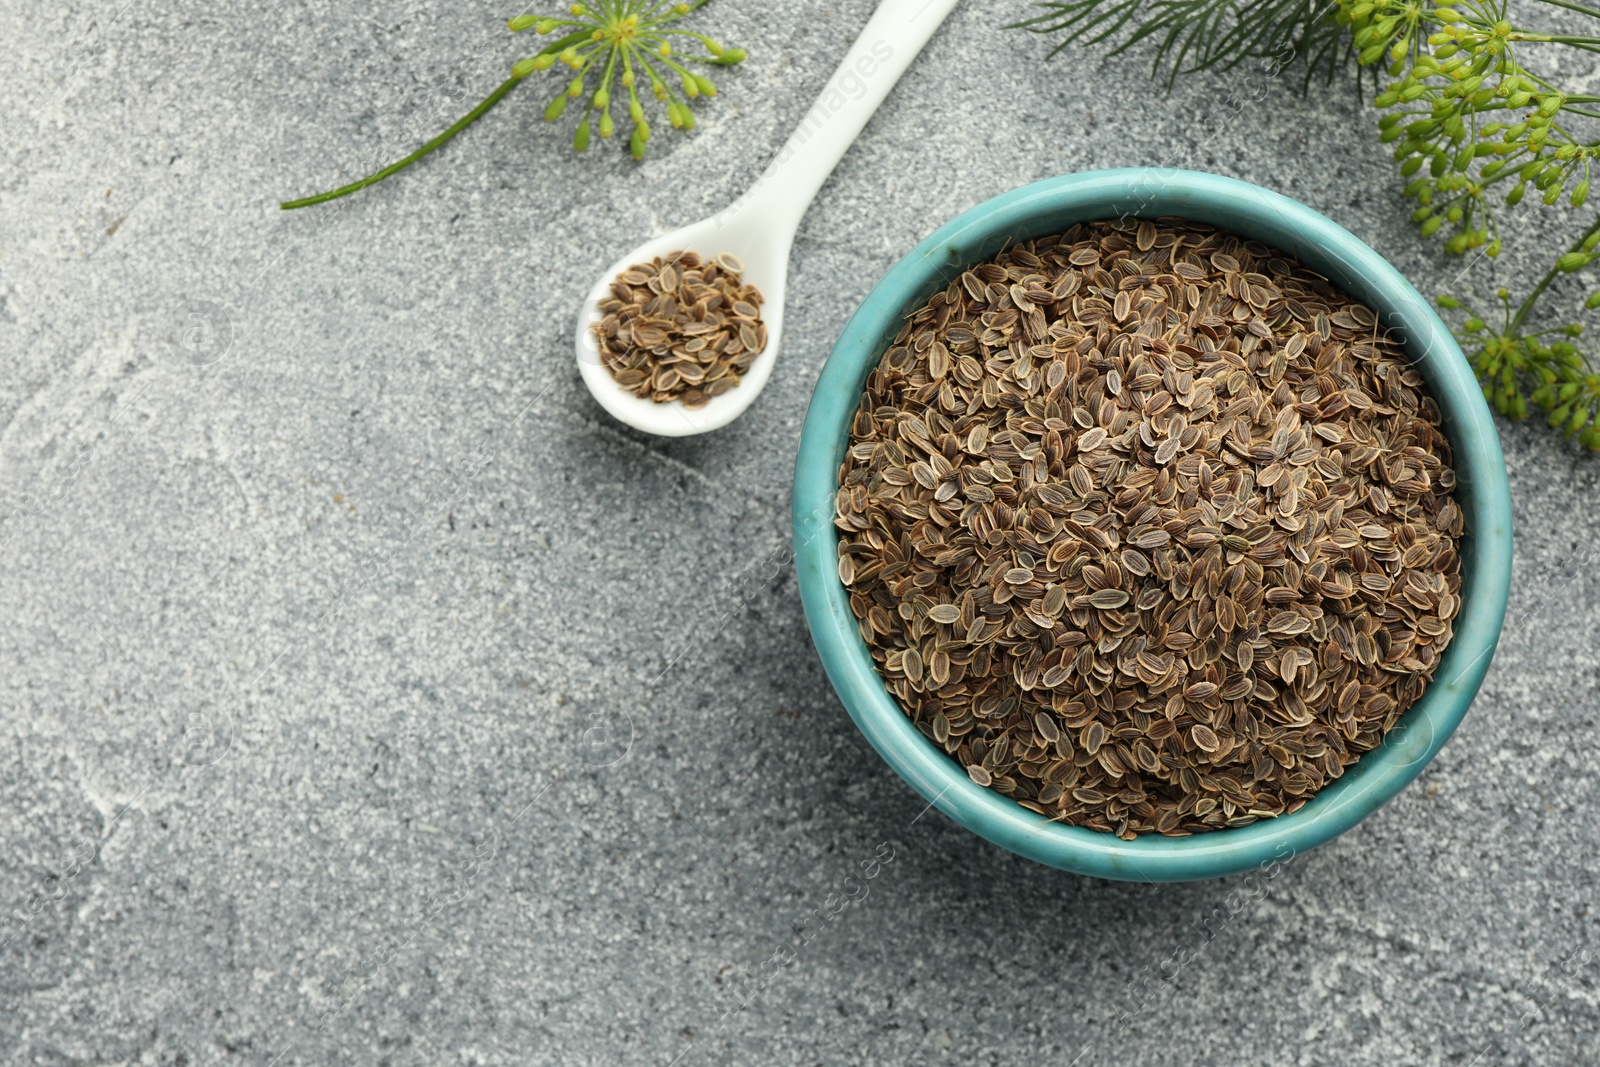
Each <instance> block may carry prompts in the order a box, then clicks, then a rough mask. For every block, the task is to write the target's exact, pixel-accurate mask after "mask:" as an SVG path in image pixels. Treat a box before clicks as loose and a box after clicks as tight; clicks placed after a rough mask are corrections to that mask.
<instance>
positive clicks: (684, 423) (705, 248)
mask: <svg viewBox="0 0 1600 1067" xmlns="http://www.w3.org/2000/svg"><path fill="white" fill-rule="evenodd" d="M754 214H755V213H754V212H751V211H748V210H742V209H737V208H736V209H735V210H733V211H730V212H727V213H726V217H725V216H724V215H716V216H713V217H711V218H709V219H701V220H700V221H699V222H695V223H691V224H689V225H688V226H682V227H679V228H678V229H676V230H673V231H671V232H670V233H664V234H662V235H661V236H660V237H652V238H651V239H650V240H648V241H646V242H644V243H643V244H641V245H639V246H638V247H637V248H635V249H634V250H633V251H632V252H629V253H628V254H627V255H625V256H623V257H622V258H621V259H619V260H617V261H616V262H615V263H613V264H611V266H609V267H607V268H606V270H605V273H604V274H602V275H601V276H600V280H599V281H597V282H595V284H594V288H593V289H591V290H590V291H589V295H588V296H587V297H585V298H584V302H583V308H584V313H583V314H582V315H580V316H579V317H578V337H577V345H578V373H579V374H581V375H582V376H583V381H584V384H585V385H587V386H588V387H589V392H591V393H593V394H594V398H595V399H596V400H598V401H599V402H600V406H601V407H603V408H605V409H606V410H607V411H608V412H610V413H611V414H612V416H613V417H615V418H616V419H617V420H618V421H619V422H625V423H627V424H628V425H630V426H633V427H635V428H637V429H640V430H644V431H646V432H648V433H653V434H658V435H660V436H662V437H687V436H689V435H691V434H698V433H706V432H708V431H711V430H715V429H718V428H719V427H722V426H726V425H727V424H728V423H730V422H732V421H733V420H734V419H736V418H738V417H739V416H740V415H742V414H744V411H745V409H746V408H748V407H749V406H750V405H751V404H753V403H754V402H755V399H756V397H757V396H759V395H761V390H762V388H763V387H764V386H765V385H766V384H767V379H768V378H769V377H770V376H771V375H772V365H773V363H774V361H775V360H776V358H777V354H778V344H779V341H780V340H781V339H782V336H783V299H784V289H785V287H786V285H787V282H788V276H789V246H790V244H791V243H792V241H793V240H794V235H793V232H792V231H791V232H789V233H787V234H786V233H783V232H782V231H776V232H775V231H774V230H773V228H772V227H771V226H770V225H768V226H763V225H761V224H760V223H759V222H758V220H756V219H755V218H753V217H752V216H753V215H754ZM685 250H687V251H693V252H698V253H700V254H701V255H702V256H704V257H706V258H708V259H709V258H712V257H715V256H719V255H721V254H722V253H724V252H729V253H732V254H733V255H735V256H738V257H739V258H740V259H741V260H743V261H744V267H745V269H744V281H745V282H746V283H747V284H749V285H754V286H755V287H756V288H757V289H760V290H761V295H762V299H763V303H762V305H761V321H762V322H764V323H766V326H767V346H766V348H764V349H762V350H761V354H760V355H758V356H757V357H756V358H755V361H754V362H752V363H751V364H750V369H749V370H748V371H747V372H746V373H745V374H744V376H743V377H742V378H741V379H740V381H739V384H738V385H736V386H734V387H733V388H732V389H730V390H728V391H727V392H726V393H723V394H722V395H721V396H714V397H712V398H711V399H710V400H708V401H706V403H704V404H702V405H701V406H700V407H697V408H692V407H689V406H688V405H686V404H684V403H683V402H682V401H678V400H674V401H672V402H670V403H665V404H661V403H657V402H656V401H654V400H650V399H648V398H646V397H641V396H635V395H633V394H632V393H630V392H628V391H627V390H626V389H624V388H622V387H621V386H620V385H618V384H617V380H616V379H615V378H613V377H612V376H611V371H610V370H608V369H607V368H606V366H605V364H604V363H602V362H601V361H600V348H599V345H598V344H597V343H596V341H595V336H594V324H595V323H597V322H599V321H600V318H601V316H600V302H601V301H602V300H604V299H606V297H608V296H610V295H611V282H612V279H614V278H615V277H616V276H617V275H618V274H621V273H622V272H623V271H625V270H627V269H628V268H629V267H631V266H632V265H633V264H635V263H641V262H643V263H648V262H649V261H650V260H651V259H653V258H655V257H656V256H665V255H667V254H668V253H669V252H678V251H685Z"/></svg>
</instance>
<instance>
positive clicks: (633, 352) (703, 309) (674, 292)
mask: <svg viewBox="0 0 1600 1067" xmlns="http://www.w3.org/2000/svg"><path fill="white" fill-rule="evenodd" d="M743 272H744V263H743V262H742V261H741V260H740V259H739V257H738V256H735V255H733V254H732V253H729V252H724V253H722V254H721V255H719V256H717V257H716V258H715V259H709V260H707V259H702V258H701V257H700V255H699V254H698V253H695V252H683V251H679V252H669V253H667V254H666V255H665V256H657V257H656V258H655V259H653V260H651V261H650V262H649V263H635V264H633V265H632V266H630V267H629V268H628V269H627V270H625V271H623V272H622V273H620V274H618V275H617V276H616V278H614V279H612V282H611V295H610V296H609V297H607V298H606V299H604V300H602V301H601V302H600V313H601V316H602V318H601V320H600V321H599V322H597V323H595V324H594V326H593V327H592V329H593V330H594V335H595V341H596V342H597V343H598V345H599V347H600V360H601V362H602V363H603V364H604V365H605V368H606V369H607V370H609V371H610V372H611V376H612V377H614V378H615V379H616V380H617V384H618V385H620V386H622V387H623V388H624V389H626V390H627V391H628V392H630V393H632V394H633V395H634V396H638V397H643V398H645V399H648V400H653V401H655V402H656V403H658V404H667V403H671V402H673V401H675V400H676V401H681V402H682V403H683V405H684V406H685V407H690V408H698V407H702V406H704V405H705V404H706V402H707V401H709V400H710V399H711V398H712V397H714V396H721V395H722V394H723V393H726V392H727V391H728V390H730V389H732V388H733V387H734V386H736V385H738V384H739V381H740V379H741V378H742V377H743V376H744V374H745V373H746V372H747V371H749V369H750V364H751V363H753V362H754V361H755V358H756V357H757V356H759V355H760V354H761V351H762V349H764V348H766V346H767V327H766V324H765V323H764V322H762V321H761V303H762V296H761V290H760V289H757V288H756V287H755V286H753V285H745V284H744V282H743Z"/></svg>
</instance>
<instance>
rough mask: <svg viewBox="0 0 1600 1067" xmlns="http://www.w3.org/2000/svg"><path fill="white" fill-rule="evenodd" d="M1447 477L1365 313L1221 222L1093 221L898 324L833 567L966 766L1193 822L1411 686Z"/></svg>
mask: <svg viewBox="0 0 1600 1067" xmlns="http://www.w3.org/2000/svg"><path fill="white" fill-rule="evenodd" d="M1454 485H1455V473H1454V471H1453V470H1452V468H1451V452H1450V446H1449V444H1448V442H1447V441H1446V439H1445V437H1444V435H1443V433H1442V432H1441V430H1440V419H1439V412H1438V408H1437V406H1436V404H1435V403H1434V401H1433V400H1432V399H1431V398H1430V397H1429V396H1428V394H1427V392H1426V389H1425V388H1424V385H1423V381H1422V377H1421V375H1420V374H1419V373H1418V372H1417V370H1416V369H1415V368H1414V367H1413V366H1412V365H1411V364H1410V363H1409V362H1408V361H1407V359H1406V358H1405V355H1404V353H1403V351H1402V350H1401V348H1400V346H1399V345H1398V344H1396V343H1395V342H1394V341H1393V340H1392V339H1391V338H1390V337H1388V336H1387V335H1386V334H1385V333H1384V331H1383V329H1382V328H1381V327H1380V325H1379V324H1378V322H1377V319H1376V316H1375V315H1374V314H1373V312H1372V311H1371V310H1369V309H1368V308H1366V307H1364V306H1362V305H1360V304H1358V303H1355V302H1354V301H1352V300H1351V299H1350V298H1349V297H1347V296H1346V295H1345V294H1344V293H1342V292H1340V291H1339V290H1338V289H1336V288H1334V287H1333V286H1332V285H1330V284H1329V283H1328V281H1327V280H1326V279H1324V278H1322V277H1320V276H1318V275H1316V274H1314V273H1312V272H1311V271H1309V270H1307V269H1305V268H1304V267H1302V266H1300V265H1299V264H1298V263H1296V262H1295V261H1294V260H1293V259H1291V258H1290V257H1288V256H1286V255H1284V254H1283V253H1281V252H1279V251H1277V250H1275V249H1273V248H1269V247H1267V246H1265V245H1263V244H1260V243H1258V242H1255V241H1245V240H1241V239H1240V238H1238V237H1236V236H1233V235H1231V234H1228V233H1225V232H1221V231H1218V230H1215V229H1213V228H1211V227H1208V226H1204V225H1199V224H1195V223H1190V222H1186V221H1183V220H1178V219H1161V220H1157V221H1151V220H1139V219H1124V220H1118V221H1113V222H1095V223H1088V224H1081V225H1078V226H1075V227H1073V228H1072V229H1071V230H1069V231H1068V232H1066V233H1064V234H1061V235H1058V236H1053V237H1044V238H1040V239H1037V240H1033V241H1029V242H1027V243H1024V244H1021V245H1018V246H1015V247H1012V248H1010V249H1009V250H1007V251H1005V252H1004V253H1003V254H1001V255H1000V256H998V257H997V258H996V259H994V260H993V261H992V262H988V263H984V264H982V265H980V266H977V267H974V268H972V269H970V270H968V271H966V272H965V273H964V274H962V275H961V276H960V277H959V278H958V279H957V280H955V281H954V282H952V283H951V284H950V285H949V286H947V287H946V288H945V289H944V290H943V291H942V292H939V293H936V294H934V296H933V297H932V298H931V299H930V300H929V301H928V302H927V303H926V304H925V305H923V306H922V307H920V308H917V309H915V310H914V311H912V312H911V313H910V314H909V315H908V316H907V318H906V320H905V323H904V325H903V327H902V328H901V330H900V331H899V334H898V336H897V337H896V338H895V340H894V342H893V344H892V345H891V346H890V347H889V349H888V350H887V351H886V352H885V353H884V355H883V357H882V359H881V361H880V363H879V365H878V366H877V368H876V369H874V370H873V371H872V372H871V374H870V376H869V377H868V379H867V383H866V387H865V391H864V394H863V396H862V398H861V403H860V407H859V409H858V411H857V414H856V416H855V420H854V424H853V427H852V430H851V433H850V437H849V443H848V453H847V458H846V460H845V462H844V464H843V467H842V469H841V472H840V488H839V491H838V495H837V517H836V520H835V521H836V525H837V527H838V529H839V531H840V542H839V577H840V579H841V580H842V581H843V582H844V584H845V586H846V589H847V591H848V593H849V598H850V605H851V608H852V610H853V611H854V613H855V616H856V618H857V619H858V620H859V623H860V630H861V634H862V636H863V637H864V638H865V640H866V643H867V645H868V647H869V648H870V650H871V652H872V656H873V658H874V660H875V661H876V664H877V666H878V669H879V670H880V672H881V674H882V676H883V678H884V681H885V683H886V685H887V686H888V688H889V690H890V692H892V693H893V694H894V696H895V697H896V698H897V699H898V701H899V702H900V704H901V706H902V707H903V708H904V710H905V712H906V714H907V715H908V716H910V718H911V719H912V720H913V721H914V722H915V724H916V726H917V728H918V729H919V730H920V731H921V732H922V734H923V735H924V736H925V737H927V738H928V739H929V740H930V741H931V742H933V743H934V744H936V745H938V746H939V747H940V748H942V749H943V750H944V751H945V752H947V753H949V755H950V756H951V757H952V758H953V759H955V760H956V761H957V762H958V763H959V764H960V765H961V766H962V767H963V768H965V770H966V773H967V774H968V776H969V777H970V778H971V779H972V781H974V782H976V783H978V784H979V785H983V786H987V787H990V788H993V789H995V790H998V791H999V792H1001V793H1003V794H1006V795H1007V796H1010V797H1012V798H1013V799H1015V800H1016V801H1017V803H1019V804H1021V805H1022V806H1023V807H1026V808H1028V809H1030V810H1032V811H1034V812H1037V813H1039V814H1040V815H1043V816H1045V817H1047V818H1049V819H1053V820H1059V821H1062V822H1065V823H1069V824H1073V825H1079V826H1086V827H1090V828H1092V829H1095V830H1100V831H1104V832H1107V833H1113V834H1116V835H1118V836H1119V837H1122V838H1132V837H1134V836H1136V835H1138V834H1142V833H1151V832H1155V833H1160V834H1168V835H1185V834H1191V833H1195V832H1199V831H1206V830H1212V829H1218V828H1222V827H1230V826H1241V825H1244V824H1246V823H1250V822H1253V821H1255V820H1257V819H1260V818H1264V817H1270V816H1275V815H1279V814H1282V813H1285V812H1292V811H1295V810H1296V809H1298V808H1299V807H1300V806H1302V805H1303V804H1305V803H1306V801H1307V800H1308V799H1310V798H1311V797H1312V796H1313V795H1314V794H1315V793H1316V792H1317V791H1318V790H1319V789H1321V788H1322V787H1323V786H1325V785H1326V784H1327V783H1329V782H1330V781H1332V780H1334V779H1336V778H1338V777H1339V776H1340V775H1341V774H1342V773H1343V772H1344V770H1345V769H1346V768H1347V767H1349V766H1350V765H1352V764H1353V763H1354V762H1355V761H1356V760H1357V759H1359V758H1360V756H1361V754H1362V753H1364V752H1369V751H1371V750H1372V749H1374V748H1376V747H1378V746H1379V745H1381V744H1382V743H1383V740H1384V735H1385V733H1386V732H1387V731H1388V730H1389V729H1390V728H1391V727H1393V726H1394V724H1395V721H1396V719H1398V718H1399V716H1400V715H1401V714H1402V713H1403V712H1404V711H1405V710H1406V709H1407V708H1409V707H1410V706H1411V705H1412V704H1413V703H1414V702H1415V701H1416V700H1417V698H1418V697H1419V696H1421V694H1422V693H1423V691H1424V689H1425V688H1426V686H1427V684H1428V682H1429V680H1430V679H1431V678H1432V676H1433V673H1434V671H1435V669H1436V668H1437V666H1438V663H1439V659H1440V656H1441V654H1442V653H1443V651H1444V648H1445V646H1446V645H1447V644H1448V643H1449V641H1450V636H1451V622H1452V620H1453V619H1454V617H1455V615H1456V612H1457V609H1458V608H1459V606H1460V586H1461V578H1460V561H1459V556H1458V551H1457V545H1458V540H1459V538H1460V536H1461V533H1462V512H1461V509H1460V507H1459V506H1458V505H1457V504H1456V503H1455V502H1454V500H1452V498H1451V490H1452V488H1453V487H1454Z"/></svg>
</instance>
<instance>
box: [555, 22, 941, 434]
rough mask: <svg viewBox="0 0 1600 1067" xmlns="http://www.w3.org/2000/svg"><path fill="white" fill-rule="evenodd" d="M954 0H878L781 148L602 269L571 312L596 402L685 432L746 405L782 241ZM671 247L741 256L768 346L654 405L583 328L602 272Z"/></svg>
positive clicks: (776, 296)
mask: <svg viewBox="0 0 1600 1067" xmlns="http://www.w3.org/2000/svg"><path fill="white" fill-rule="evenodd" d="M955 6H956V0H883V3H881V4H879V5H878V10H877V11H875V12H873V15H872V18H871V19H870V20H869V21H868V22H867V24H866V26H864V27H863V28H862V30H861V35H860V36H859V37H857V38H856V41H855V44H853V45H851V46H850V51H849V52H847V53H846V54H845V57H844V61H843V62H842V63H840V64H839V69H838V70H836V71H834V73H833V77H832V78H830V79H829V80H828V84H827V86H826V88H824V89H823V91H822V95H821V96H820V97H819V98H818V99H817V102H816V103H815V104H813V105H812V107H811V110H810V111H808V112H806V116H805V118H804V119H803V120H802V121H801V123H800V128H799V129H797V130H795V132H794V135H793V136H792V137H790V138H789V141H788V143H787V144H785V145H784V146H783V150H782V151H780V152H779V153H778V156H777V158H776V159H774V160H773V161H772V163H771V164H770V165H769V166H768V167H767V169H766V170H765V171H763V172H762V174H761V177H760V178H758V179H757V180H756V183H755V185H753V186H751V188H750V189H749V190H748V191H747V192H746V193H745V195H744V196H743V197H741V198H740V199H739V200H738V201H737V202H735V203H734V204H733V206H731V207H729V208H728V209H726V210H725V211H722V212H721V213H719V214H717V215H713V216H712V217H711V218H709V219H702V220H700V221H699V222H696V223H691V224H690V225H688V226H684V227H682V228H680V229H676V230H673V231H672V232H671V233H665V234H662V235H661V236H660V237H655V238H652V239H651V240H648V241H646V242H644V243H643V244H641V245H640V246H639V247H637V248H635V249H634V250H633V251H631V252H629V253H628V254H627V255H625V256H623V257H622V258H621V259H618V260H617V261H616V262H615V263H613V264H612V265H611V266H609V267H607V268H606V269H605V273H603V274H601V275H600V279H599V281H597V282H595V285H594V288H593V289H591V290H590V291H589V295H588V297H586V298H585V300H584V304H583V310H582V311H581V312H580V313H579V314H578V336H577V345H578V371H579V373H580V374H582V375H583V380H584V383H585V384H586V385H588V387H589V391H590V392H591V393H593V394H594V396H595V399H596V400H598V401H600V405H601V406H602V407H604V408H605V409H606V410H607V411H609V412H610V413H611V414H613V415H615V416H616V417H617V418H618V419H620V420H621V421H623V422H625V423H627V424H628V425H630V426H634V427H637V428H638V429H641V430H647V431H649V432H650V433H654V434H660V435H662V436H664V437H685V436H688V435H689V434H696V433H705V432H706V431H707V430H715V429H717V428H718V427H719V426H726V425H727V424H728V423H730V422H732V421H733V420H734V419H736V418H738V417H739V415H740V414H741V413H743V411H744V409H745V408H747V407H749V406H750V405H751V404H752V403H753V402H754V401H755V398H756V397H757V396H759V395H760V394H761V389H762V387H763V386H765V385H766V384H767V378H768V377H770V376H771V374H772V364H773V362H774V361H775V360H776V359H777V356H778V346H779V342H780V341H781V340H782V338H783V300H784V288H785V285H786V282H787V280H788V275H789V248H790V246H791V245H793V244H794V234H795V230H796V229H797V228H798V227H799V225H800V218H801V216H803V215H804V214H805V213H806V209H807V208H808V207H810V206H811V201H812V200H813V199H814V198H815V197H816V195H817V190H819V189H821V188H822V183H823V182H825V181H827V179H828V175H829V174H831V173H833V168H834V166H835V165H836V164H837V163H838V162H839V159H840V157H842V156H843V155H844V153H845V150H846V149H847V148H849V147H850V145H851V144H853V143H854V142H855V139H856V137H857V136H859V135H860V133H861V129H862V127H864V126H865V125H866V124H867V120H868V119H869V118H871V117H872V113H873V112H875V111H877V110H878V105H879V104H881V103H883V98H884V97H886V96H888V95H889V90H890V89H892V88H894V84H895V82H897V81H899V80H900V75H901V74H902V73H904V72H905V69H906V67H908V66H910V65H911V61H912V60H913V59H915V58H916V56H917V53H918V52H920V51H922V46H923V45H925V44H927V43H928V38H929V37H931V36H933V31H934V30H936V29H938V28H939V25H940V23H942V22H944V19H945V16H946V15H948V14H950V11H951V9H952V8H954V7H955ZM678 249H688V250H690V251H694V252H698V253H700V254H701V256H703V257H705V258H707V259H709V258H712V257H714V256H717V255H720V254H721V253H723V252H731V253H733V254H734V255H736V256H738V257H739V258H740V259H742V260H743V261H744V264H745V272H744V280H745V281H746V282H748V283H750V284H751V285H754V286H756V287H757V288H758V289H760V290H761V292H762V294H763V296H764V297H765V298H766V302H765V303H764V304H763V305H762V308H761V317H762V320H763V321H764V322H765V323H766V324H767V347H766V348H765V349H763V350H762V352H761V354H760V355H759V356H757V357H756V359H755V362H754V363H752V364H751V365H750V370H749V373H747V374H746V375H745V376H744V378H743V380H741V381H740V383H739V384H738V385H737V386H735V387H734V388H733V389H730V390H729V391H728V392H726V393H723V394H722V395H721V396H717V397H712V398H711V400H710V401H709V402H707V403H706V404H705V406H703V407H700V408H687V407H684V406H683V405H682V404H681V403H670V404H658V403H656V402H655V401H653V400H645V399H642V398H640V397H636V396H634V395H633V394H632V393H629V392H627V391H625V390H624V389H623V388H622V387H621V386H620V385H618V384H617V382H616V379H615V378H613V377H612V376H611V372H610V371H608V370H607V369H606V368H605V367H604V366H603V365H601V363H600V352H599V349H598V348H597V347H596V345H595V339H594V335H593V333H592V332H591V331H590V327H591V326H592V325H593V324H594V323H596V322H598V321H600V311H599V307H598V305H599V303H600V301H601V300H604V299H605V298H606V297H607V296H609V295H610V293H611V280H612V279H613V278H615V277H616V276H617V275H618V274H619V273H621V272H622V271H624V270H626V269H627V268H628V267H629V265H631V264H634V263H639V262H648V261H649V260H650V259H651V258H652V257H655V256H659V255H664V254H666V253H668V252H673V251H676V250H678Z"/></svg>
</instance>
